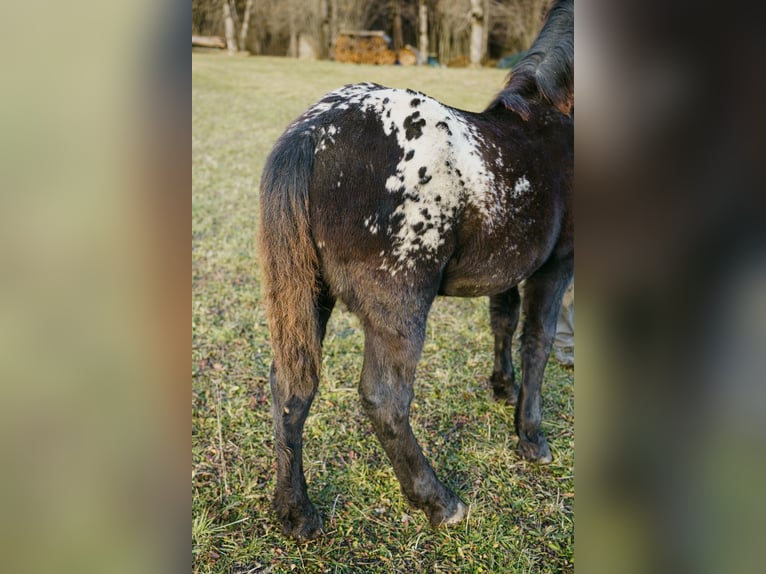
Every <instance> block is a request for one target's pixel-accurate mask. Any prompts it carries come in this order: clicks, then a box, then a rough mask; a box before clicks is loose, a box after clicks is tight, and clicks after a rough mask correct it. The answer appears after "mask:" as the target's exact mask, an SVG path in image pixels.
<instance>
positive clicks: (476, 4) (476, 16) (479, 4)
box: [471, 0, 487, 68]
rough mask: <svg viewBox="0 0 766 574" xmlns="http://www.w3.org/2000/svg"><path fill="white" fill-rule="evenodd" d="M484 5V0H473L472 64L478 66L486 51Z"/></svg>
mask: <svg viewBox="0 0 766 574" xmlns="http://www.w3.org/2000/svg"><path fill="white" fill-rule="evenodd" d="M485 38H486V36H485V35H484V6H483V1H482V0H471V66H472V67H474V68H478V67H479V66H480V65H481V59H482V57H483V56H484V52H485V51H486V47H487V44H486V42H485Z"/></svg>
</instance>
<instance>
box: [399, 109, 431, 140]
mask: <svg viewBox="0 0 766 574" xmlns="http://www.w3.org/2000/svg"><path fill="white" fill-rule="evenodd" d="M418 116H420V112H415V113H414V114H412V115H410V116H407V117H406V118H404V135H405V136H406V138H407V140H411V139H413V138H414V139H417V138H419V137H420V136H422V135H423V126H425V125H426V120H424V119H422V118H421V119H418Z"/></svg>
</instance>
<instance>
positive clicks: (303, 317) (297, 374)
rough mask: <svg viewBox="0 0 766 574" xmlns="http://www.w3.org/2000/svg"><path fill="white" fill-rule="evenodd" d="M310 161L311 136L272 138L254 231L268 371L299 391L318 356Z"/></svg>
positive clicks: (303, 391) (309, 387)
mask: <svg viewBox="0 0 766 574" xmlns="http://www.w3.org/2000/svg"><path fill="white" fill-rule="evenodd" d="M313 163H314V142H313V139H312V138H311V137H310V136H307V135H303V134H295V133H290V132H288V133H285V134H284V135H283V136H282V137H281V138H280V139H279V140H278V141H277V143H276V144H275V146H274V149H273V150H272V152H271V154H270V155H269V158H268V159H267V161H266V166H265V168H264V171H263V175H262V177H261V186H260V225H259V233H258V243H259V251H260V261H261V273H262V277H261V280H262V288H263V295H264V297H263V298H264V300H265V304H266V315H267V317H268V322H269V331H270V333H271V346H272V351H273V360H274V362H273V364H272V369H273V371H272V374H274V372H276V373H278V375H279V380H281V381H289V383H288V384H289V391H288V392H297V393H298V394H300V395H302V396H304V397H305V396H310V395H312V394H313V390H314V389H315V388H316V385H317V383H318V380H319V367H320V362H321V335H320V327H319V319H318V296H319V281H320V279H319V259H318V256H317V250H316V246H315V244H314V239H313V236H312V233H311V226H310V221H309V197H308V196H309V184H310V181H311V173H312V169H313ZM280 388H281V389H282V390H283V391H287V389H285V388H284V387H281V386H280Z"/></svg>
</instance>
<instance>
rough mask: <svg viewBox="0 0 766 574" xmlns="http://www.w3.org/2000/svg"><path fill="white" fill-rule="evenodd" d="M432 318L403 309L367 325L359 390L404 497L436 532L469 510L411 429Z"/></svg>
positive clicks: (369, 321)
mask: <svg viewBox="0 0 766 574" xmlns="http://www.w3.org/2000/svg"><path fill="white" fill-rule="evenodd" d="M431 300H432V299H431ZM431 300H429V302H428V305H429V306H430V302H431ZM405 308H406V307H405ZM427 313H428V309H425V311H424V312H419V313H415V314H414V315H415V316H413V314H411V313H407V312H404V311H402V310H401V309H400V310H399V311H398V312H396V313H395V314H394V316H392V315H388V316H387V317H380V318H379V319H378V320H375V321H372V320H366V321H365V343H364V366H363V368H362V379H361V383H360V385H359V391H360V394H361V397H362V404H363V406H364V410H365V412H366V413H367V415H368V416H369V418H370V420H371V421H372V425H373V428H374V429H375V434H376V435H377V437H378V439H379V440H380V443H381V444H382V445H383V449H384V450H385V451H386V454H387V455H388V458H389V459H390V460H391V463H392V465H393V468H394V472H395V473H396V476H397V478H398V479H399V484H400V485H401V488H402V492H403V493H404V495H405V496H406V498H407V500H408V501H409V502H410V503H411V504H412V505H413V506H415V507H416V508H419V509H421V510H423V511H424V512H425V514H426V516H428V519H429V521H430V522H431V525H432V526H434V527H436V526H439V525H441V524H454V523H457V522H459V521H460V520H462V519H463V517H464V516H465V514H466V510H467V509H466V506H465V505H464V504H463V503H462V502H461V501H460V499H459V498H458V497H457V496H456V495H455V494H454V493H453V492H452V491H451V490H449V489H448V488H447V487H446V486H444V484H442V483H441V482H440V481H439V479H438V478H437V477H436V474H435V473H434V471H433V469H432V468H431V465H430V464H429V463H428V461H427V460H426V457H425V456H424V455H423V452H422V451H421V449H420V446H419V445H418V442H417V440H416V439H415V435H414V434H413V433H412V428H411V427H410V403H411V401H412V397H413V383H414V379H415V367H416V364H417V362H418V359H419V358H420V352H421V350H422V348H423V341H424V339H425V323H426V315H427ZM418 315H419V316H418ZM397 316H398V317H399V320H397V318H396V317H397Z"/></svg>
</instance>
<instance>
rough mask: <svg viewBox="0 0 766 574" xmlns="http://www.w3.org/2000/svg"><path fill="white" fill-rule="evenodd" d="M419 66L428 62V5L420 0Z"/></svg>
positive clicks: (424, 0)
mask: <svg viewBox="0 0 766 574" xmlns="http://www.w3.org/2000/svg"><path fill="white" fill-rule="evenodd" d="M418 30H419V34H418V64H419V65H421V66H422V65H423V64H425V63H427V62H428V4H426V0H418Z"/></svg>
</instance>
